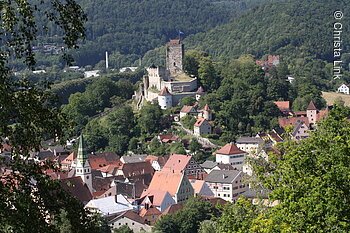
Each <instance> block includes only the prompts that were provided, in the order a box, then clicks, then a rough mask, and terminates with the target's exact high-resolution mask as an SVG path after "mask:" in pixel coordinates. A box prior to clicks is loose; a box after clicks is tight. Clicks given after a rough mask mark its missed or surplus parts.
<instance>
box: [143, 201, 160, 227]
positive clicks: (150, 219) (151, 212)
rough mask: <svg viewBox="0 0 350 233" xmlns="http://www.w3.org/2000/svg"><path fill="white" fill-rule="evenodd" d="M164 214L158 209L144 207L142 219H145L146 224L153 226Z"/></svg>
mask: <svg viewBox="0 0 350 233" xmlns="http://www.w3.org/2000/svg"><path fill="white" fill-rule="evenodd" d="M161 214H162V212H160V211H159V210H158V209H157V208H155V207H152V206H151V207H143V208H142V209H141V210H140V213H139V215H140V217H142V218H143V220H144V221H145V223H146V224H148V225H151V226H153V225H154V224H155V223H156V221H157V219H158V218H159V216H160V215H161Z"/></svg>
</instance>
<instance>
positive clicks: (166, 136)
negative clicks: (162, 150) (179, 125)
mask: <svg viewBox="0 0 350 233" xmlns="http://www.w3.org/2000/svg"><path fill="white" fill-rule="evenodd" d="M159 139H160V141H161V142H172V141H177V140H179V137H178V136H175V135H173V134H163V135H159Z"/></svg>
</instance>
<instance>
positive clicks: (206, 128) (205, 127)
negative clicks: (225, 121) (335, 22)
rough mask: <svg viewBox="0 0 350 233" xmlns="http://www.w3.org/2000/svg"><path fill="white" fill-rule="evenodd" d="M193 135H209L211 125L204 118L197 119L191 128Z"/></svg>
mask: <svg viewBox="0 0 350 233" xmlns="http://www.w3.org/2000/svg"><path fill="white" fill-rule="evenodd" d="M193 133H194V135H197V136H200V135H203V134H211V125H210V124H209V122H208V121H207V119H205V118H198V119H197V121H196V123H194V127H193Z"/></svg>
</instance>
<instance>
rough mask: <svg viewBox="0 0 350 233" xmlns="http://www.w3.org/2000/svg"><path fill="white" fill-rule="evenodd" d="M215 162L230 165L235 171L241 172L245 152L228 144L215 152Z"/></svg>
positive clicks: (232, 144)
mask: <svg viewBox="0 0 350 233" xmlns="http://www.w3.org/2000/svg"><path fill="white" fill-rule="evenodd" d="M215 154H216V162H217V163H224V164H230V165H231V166H232V167H233V168H234V169H235V170H242V166H243V163H244V159H245V157H246V155H247V153H246V152H244V151H242V150H241V149H239V148H238V147H237V146H236V145H235V144H234V143H228V144H226V145H225V146H223V147H221V148H220V149H219V150H217V151H216V152H215Z"/></svg>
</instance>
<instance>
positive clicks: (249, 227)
mask: <svg viewBox="0 0 350 233" xmlns="http://www.w3.org/2000/svg"><path fill="white" fill-rule="evenodd" d="M349 116H350V109H349V108H345V107H339V106H336V107H335V108H334V109H333V110H332V111H331V112H330V114H329V116H328V117H327V118H326V119H325V120H324V121H322V122H320V123H319V125H318V129H317V131H316V132H313V133H312V134H311V137H310V138H308V139H305V140H303V141H301V142H294V141H287V142H286V143H284V144H283V145H282V146H281V148H280V149H281V151H282V155H279V156H277V155H274V156H273V155H271V156H270V157H269V164H265V166H261V163H256V164H255V166H254V171H255V172H256V175H257V177H258V179H259V181H260V182H261V184H263V185H264V186H265V188H267V189H269V190H271V193H270V194H269V198H270V200H271V201H273V200H277V201H278V202H279V204H278V205H276V206H274V207H271V208H263V209H261V208H260V207H256V206H252V205H251V204H250V202H248V201H245V200H244V199H241V200H239V201H238V202H237V203H236V204H234V205H232V206H228V207H226V208H225V209H224V213H223V215H222V216H221V217H220V218H219V219H218V221H217V229H216V230H217V232H227V233H228V232H266V233H272V232H288V233H289V232H315V233H316V232H349V231H350V219H349V218H350V207H349V206H350V205H349V204H350V183H349V177H350V157H349V151H350V122H349V120H348V117H349ZM257 165H259V166H257Z"/></svg>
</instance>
